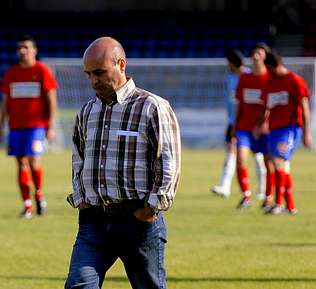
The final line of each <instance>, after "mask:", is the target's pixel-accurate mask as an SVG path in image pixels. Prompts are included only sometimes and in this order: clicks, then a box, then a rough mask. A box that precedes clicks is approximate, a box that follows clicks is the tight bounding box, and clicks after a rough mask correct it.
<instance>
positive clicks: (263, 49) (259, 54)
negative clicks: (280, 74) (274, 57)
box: [250, 42, 271, 63]
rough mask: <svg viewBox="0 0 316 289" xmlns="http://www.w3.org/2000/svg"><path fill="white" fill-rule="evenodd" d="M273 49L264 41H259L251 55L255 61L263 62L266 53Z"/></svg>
mask: <svg viewBox="0 0 316 289" xmlns="http://www.w3.org/2000/svg"><path fill="white" fill-rule="evenodd" d="M270 51H271V48H270V47H269V46H268V45H267V44H266V43H264V42H259V43H257V44H256V45H255V46H254V47H253V48H252V49H251V52H250V57H251V58H252V60H253V61H254V62H255V63H263V62H264V59H265V57H266V54H267V53H268V52H270Z"/></svg>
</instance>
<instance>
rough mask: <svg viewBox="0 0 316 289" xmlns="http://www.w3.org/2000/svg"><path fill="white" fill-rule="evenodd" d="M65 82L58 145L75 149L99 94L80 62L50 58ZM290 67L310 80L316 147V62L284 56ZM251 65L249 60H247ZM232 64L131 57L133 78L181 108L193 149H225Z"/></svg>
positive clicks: (185, 134) (60, 95)
mask: <svg viewBox="0 0 316 289" xmlns="http://www.w3.org/2000/svg"><path fill="white" fill-rule="evenodd" d="M43 61H44V62H45V63H46V64H48V65H49V66H50V67H51V69H52V70H53V72H54V73H55V76H56V78H57V81H58V82H59V85H60V89H59V90H58V104H59V117H58V136H59V137H58V142H57V143H56V144H55V146H56V147H69V146H70V143H71V135H72V128H73V124H74V118H75V114H76V113H77V111H78V110H79V109H80V107H81V106H82V105H83V104H84V103H85V102H87V101H88V100H89V99H90V98H91V97H93V96H94V95H95V93H94V91H93V90H92V89H91V88H90V85H89V82H88V80H87V78H86V76H85V74H84V72H83V69H82V60H81V59H77V58H75V59H74V58H65V59H60V58H46V59H43ZM284 62H285V64H286V65H287V67H288V68H289V69H291V70H293V71H295V72H297V73H298V74H300V75H301V76H303V77H304V78H305V80H306V81H307V83H308V85H309V88H310V90H311V92H312V95H313V97H312V99H311V110H312V131H313V138H314V146H315V143H316V127H315V121H316V117H315V115H316V103H315V95H316V93H315V83H316V79H315V78H316V76H315V66H316V58H296V57H294V58H284ZM246 64H249V59H246ZM227 72H228V71H227V65H226V60H225V59H224V58H207V59H128V66H127V75H129V76H132V77H133V79H134V81H135V83H136V85H137V86H138V87H141V88H144V89H146V90H149V91H151V92H153V93H155V94H157V95H159V96H162V97H164V98H166V99H167V100H168V101H169V102H170V103H171V105H172V107H173V108H174V109H175V111H176V114H177V117H178V120H179V123H180V127H181V137H182V142H183V145H184V146H186V147H191V148H213V147H222V146H223V143H224V133H225V128H226V118H227V116H226V111H225V105H224V91H225V86H226V76H227Z"/></svg>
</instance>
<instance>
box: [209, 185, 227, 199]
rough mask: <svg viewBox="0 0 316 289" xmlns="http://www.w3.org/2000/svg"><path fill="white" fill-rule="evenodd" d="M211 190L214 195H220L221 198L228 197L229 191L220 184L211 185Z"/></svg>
mask: <svg viewBox="0 0 316 289" xmlns="http://www.w3.org/2000/svg"><path fill="white" fill-rule="evenodd" d="M211 191H212V193H214V194H215V195H217V196H219V197H222V198H228V197H229V196H230V192H229V191H227V190H225V189H224V187H222V186H213V188H212V189H211Z"/></svg>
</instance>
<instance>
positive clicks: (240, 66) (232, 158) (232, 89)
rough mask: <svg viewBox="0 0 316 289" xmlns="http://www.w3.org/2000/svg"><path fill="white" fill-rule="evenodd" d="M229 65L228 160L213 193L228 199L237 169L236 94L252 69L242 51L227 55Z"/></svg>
mask: <svg viewBox="0 0 316 289" xmlns="http://www.w3.org/2000/svg"><path fill="white" fill-rule="evenodd" d="M225 57H226V59H227V65H228V69H229V72H228V75H227V88H226V90H225V95H224V97H225V104H226V112H227V117H228V124H227V129H226V137H225V142H226V158H225V162H224V166H223V170H222V176H221V182H220V185H215V186H213V188H212V192H213V193H215V194H216V195H218V196H221V197H225V198H228V197H229V196H230V194H231V183H232V179H233V177H234V173H235V168H236V138H235V137H234V131H233V128H234V123H235V116H236V100H235V93H236V87H237V84H238V81H239V77H240V75H241V74H242V73H249V72H250V69H248V68H247V67H245V66H244V63H243V54H242V52H241V51H239V50H236V49H232V50H228V51H227V52H226V53H225Z"/></svg>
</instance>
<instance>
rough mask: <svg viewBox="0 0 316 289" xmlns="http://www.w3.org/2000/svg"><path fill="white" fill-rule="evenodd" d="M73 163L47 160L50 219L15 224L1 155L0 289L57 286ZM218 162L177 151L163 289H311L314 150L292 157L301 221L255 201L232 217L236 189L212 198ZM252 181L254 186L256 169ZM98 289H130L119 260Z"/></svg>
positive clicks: (215, 157)
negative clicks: (177, 181)
mask: <svg viewBox="0 0 316 289" xmlns="http://www.w3.org/2000/svg"><path fill="white" fill-rule="evenodd" d="M70 159H71V156H70V152H63V153H49V154H47V155H45V156H44V157H43V165H44V167H45V172H46V176H45V184H44V187H45V194H46V197H47V199H48V202H49V211H48V214H47V215H46V216H45V217H41V218H38V217H34V218H33V219H32V220H21V219H19V218H18V217H17V214H18V212H19V210H20V209H21V201H20V199H19V194H18V188H17V185H16V181H15V180H16V172H15V170H16V164H15V161H14V159H12V158H8V157H6V156H5V153H4V151H0V163H1V166H0V193H1V210H0V244H1V247H0V288H4V289H26V288H31V289H57V288H63V283H64V280H65V277H66V274H67V271H68V264H69V258H70V253H71V249H72V245H73V241H74V238H75V234H76V231H77V211H76V210H73V209H71V208H70V206H68V205H67V203H66V201H65V197H66V195H67V194H68V192H69V191H70V189H71V180H70V178H71V170H70ZM222 160H223V151H221V150H205V151H192V150H185V151H184V152H183V162H182V166H183V170H182V171H183V172H182V178H181V185H180V188H179V191H178V194H177V197H176V200H175V203H174V207H173V208H172V209H171V210H170V211H169V212H167V213H166V222H167V227H168V243H167V247H166V269H167V273H168V288H174V289H180V288H181V289H212V288H214V289H224V288H225V289H236V288H238V289H257V288H262V289H272V288H273V289H314V288H316V258H315V256H316V230H315V224H316V210H315V206H316V204H315V198H316V197H315V187H316V179H315V163H316V154H315V152H308V151H303V150H301V151H298V152H297V153H296V155H295V157H294V159H293V163H292V171H293V175H294V181H295V198H296V202H297V207H298V209H299V214H298V215H297V216H289V215H281V216H266V215H263V214H262V212H261V211H260V209H259V206H260V202H259V201H256V202H255V204H254V206H253V207H252V208H250V209H249V210H247V211H244V212H240V211H237V210H236V209H235V206H236V205H237V203H238V200H239V198H240V193H239V190H238V186H237V184H236V182H234V185H233V192H232V196H231V198H230V199H228V200H223V199H220V198H217V197H216V196H214V195H212V194H211V193H210V192H209V188H210V186H211V185H212V184H214V183H216V182H217V181H218V179H219V175H220V170H221V165H222ZM249 165H250V166H251V167H252V168H253V162H252V161H251V160H250V161H249ZM252 171H253V170H252ZM251 178H252V181H253V187H255V186H256V184H255V180H256V179H255V177H254V173H253V172H252V173H251ZM103 288H109V289H110V288H113V289H121V288H122V289H123V288H131V287H130V285H129V283H128V281H127V279H126V277H125V273H124V270H123V267H122V264H121V262H119V261H118V262H117V263H116V264H115V266H114V267H113V268H112V269H111V270H110V272H109V273H108V279H107V280H106V282H105V285H104V286H103Z"/></svg>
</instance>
